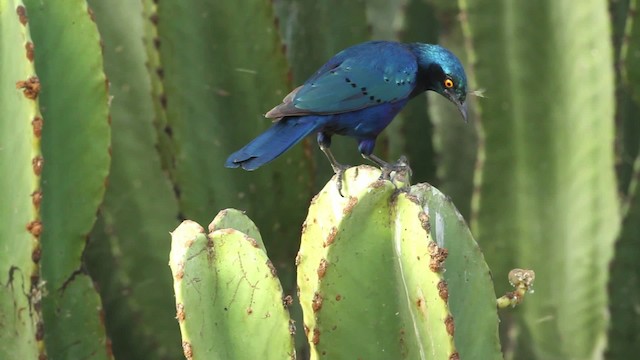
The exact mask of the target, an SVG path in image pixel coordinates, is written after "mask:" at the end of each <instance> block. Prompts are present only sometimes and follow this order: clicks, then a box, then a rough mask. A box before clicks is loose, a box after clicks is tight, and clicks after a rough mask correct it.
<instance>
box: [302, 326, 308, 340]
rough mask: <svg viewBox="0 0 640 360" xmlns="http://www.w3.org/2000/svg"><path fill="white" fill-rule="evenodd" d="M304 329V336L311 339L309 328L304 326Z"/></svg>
mask: <svg viewBox="0 0 640 360" xmlns="http://www.w3.org/2000/svg"><path fill="white" fill-rule="evenodd" d="M302 328H303V330H304V335H305V336H306V337H309V327H308V326H307V325H303V326H302Z"/></svg>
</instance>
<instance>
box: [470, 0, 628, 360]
mask: <svg viewBox="0 0 640 360" xmlns="http://www.w3.org/2000/svg"><path fill="white" fill-rule="evenodd" d="M459 4H460V7H461V9H462V11H463V12H462V16H461V18H462V19H463V25H464V30H465V37H466V40H467V44H468V45H469V50H471V52H470V54H469V55H470V60H471V61H470V63H471V68H472V69H471V70H472V71H471V74H472V75H473V76H472V84H471V85H472V86H473V87H484V88H486V89H487V91H486V93H487V98H485V99H482V101H478V102H477V104H478V109H479V110H480V111H479V113H478V114H479V119H480V121H481V124H482V128H483V130H484V131H483V132H482V134H483V137H482V139H481V148H480V149H479V151H480V155H479V161H478V165H479V167H480V169H479V171H480V173H479V174H478V176H476V179H477V180H478V181H477V182H476V185H475V186H476V188H477V189H478V191H477V192H476V193H475V194H474V196H475V198H474V206H475V209H474V211H476V212H477V217H476V218H475V221H474V222H473V223H472V228H473V230H474V235H476V237H477V239H478V242H479V243H480V244H481V245H482V247H483V249H484V250H485V254H487V261H488V263H489V265H490V267H491V269H492V271H493V274H494V276H495V278H496V279H500V278H504V277H506V275H507V273H508V272H509V270H511V269H513V268H514V267H524V268H529V269H533V270H535V272H536V288H535V291H536V292H535V301H527V302H526V303H525V304H524V306H523V307H522V308H521V309H520V311H519V312H518V314H517V318H518V323H517V326H518V328H516V329H514V330H513V331H509V334H515V335H514V337H515V338H514V339H512V340H514V341H516V342H521V343H523V344H529V345H530V346H531V348H532V350H533V353H534V356H535V357H536V358H538V359H544V360H552V359H568V358H576V359H591V358H599V357H601V356H602V354H603V351H604V347H605V342H606V329H607V326H608V317H607V315H606V311H607V303H608V295H607V287H606V284H607V281H608V274H609V266H610V265H609V264H610V261H611V259H612V255H613V244H614V241H615V239H616V236H617V233H618V231H619V224H620V215H619V213H620V212H619V204H618V198H617V189H616V187H617V186H616V179H615V173H614V158H615V156H614V104H615V102H614V71H613V67H614V64H613V57H612V54H613V51H612V43H611V30H610V23H609V17H608V13H607V5H608V3H607V1H605V0H588V1H584V2H581V3H580V6H576V5H575V4H571V3H569V2H566V1H555V0H544V1H536V2H535V3H534V2H530V1H505V2H495V1H490V0H460V1H459ZM577 284H579V286H578V285H577ZM505 290H506V289H505V286H499V287H498V292H499V293H503V292H504V291H505ZM523 349H524V347H519V349H518V351H521V350H523ZM514 356H515V358H523V357H524V356H525V355H524V354H523V353H520V352H517V353H516V354H515V355H514Z"/></svg>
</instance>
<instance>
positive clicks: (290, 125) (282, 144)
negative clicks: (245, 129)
mask: <svg viewBox="0 0 640 360" xmlns="http://www.w3.org/2000/svg"><path fill="white" fill-rule="evenodd" d="M319 120H320V119H314V118H313V117H308V116H305V117H304V118H288V119H284V120H280V121H278V122H277V123H275V124H273V126H271V127H270V128H269V129H267V130H266V131H265V132H263V133H262V134H260V135H259V136H258V137H257V138H255V139H253V141H251V142H250V143H248V144H247V145H245V147H243V148H242V149H240V150H238V151H236V152H234V153H233V154H231V156H229V158H228V159H227V162H226V163H225V166H226V167H228V168H237V167H242V168H243V169H245V170H255V169H257V168H259V167H260V166H262V165H264V164H266V163H268V162H269V161H271V160H273V159H275V158H277V157H278V156H280V154H282V153H283V152H285V151H287V150H288V149H289V148H290V147H292V146H293V145H295V144H297V143H298V142H300V140H302V139H303V138H304V137H306V136H307V135H309V134H311V133H312V132H314V131H315V130H317V129H318V128H319V127H320V125H321V122H320V121H319Z"/></svg>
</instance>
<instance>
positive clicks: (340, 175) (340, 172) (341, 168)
mask: <svg viewBox="0 0 640 360" xmlns="http://www.w3.org/2000/svg"><path fill="white" fill-rule="evenodd" d="M331 167H332V168H333V172H335V173H336V175H337V179H336V188H337V189H338V194H340V196H342V197H344V195H342V180H343V179H344V172H345V171H347V169H348V168H350V167H351V166H349V165H342V164H338V163H335V164H331Z"/></svg>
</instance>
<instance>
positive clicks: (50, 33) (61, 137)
mask: <svg viewBox="0 0 640 360" xmlns="http://www.w3.org/2000/svg"><path fill="white" fill-rule="evenodd" d="M25 4H26V7H27V12H28V16H29V25H30V30H31V36H32V38H33V42H34V44H35V49H36V51H35V66H36V71H37V73H38V77H39V78H40V83H41V86H42V91H41V92H40V95H39V96H38V101H39V103H40V107H41V109H42V114H43V118H44V122H45V126H44V127H43V129H42V132H43V133H42V155H43V157H44V159H45V160H44V161H45V164H44V167H43V168H42V193H43V198H42V205H41V211H42V223H43V224H44V229H43V232H42V235H41V243H42V260H41V271H42V280H43V281H44V284H45V289H46V294H44V296H43V299H42V311H43V317H44V323H45V326H44V339H45V343H46V347H47V353H48V356H49V358H52V359H82V358H87V357H89V356H91V358H92V359H109V358H112V354H111V351H110V349H109V346H108V342H107V338H106V334H105V329H104V325H103V321H102V316H103V314H102V313H101V311H102V305H101V301H100V298H99V296H98V294H97V292H96V290H95V288H94V285H93V281H92V280H91V279H90V278H89V276H88V275H87V274H86V273H85V271H84V267H83V265H82V261H81V260H82V259H81V258H82V254H83V252H84V250H85V247H86V241H87V240H86V239H87V237H88V235H89V232H90V231H91V229H92V227H93V225H94V223H95V218H96V213H97V211H98V206H99V204H100V203H101V202H102V199H103V195H104V191H105V179H106V177H107V173H108V170H109V164H110V157H109V140H110V128H109V122H108V121H109V116H108V95H107V89H106V78H105V75H104V72H103V61H102V52H101V49H100V36H99V34H98V29H97V28H96V25H95V23H94V22H93V21H92V19H91V14H90V12H89V9H88V7H87V3H86V2H85V1H84V0H70V1H66V2H64V6H63V5H62V4H61V3H60V2H59V1H57V2H56V1H45V2H42V1H39V0H28V1H25Z"/></svg>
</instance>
